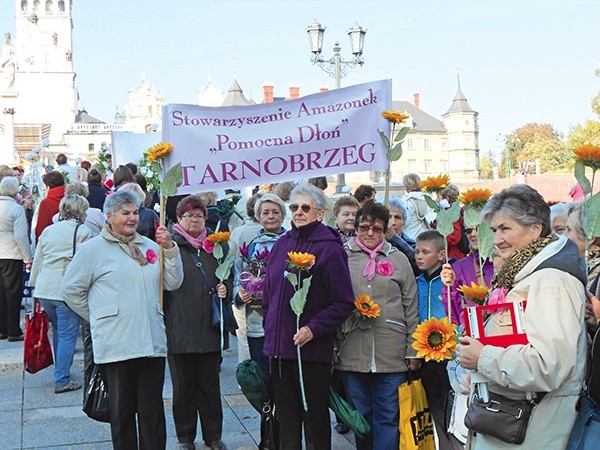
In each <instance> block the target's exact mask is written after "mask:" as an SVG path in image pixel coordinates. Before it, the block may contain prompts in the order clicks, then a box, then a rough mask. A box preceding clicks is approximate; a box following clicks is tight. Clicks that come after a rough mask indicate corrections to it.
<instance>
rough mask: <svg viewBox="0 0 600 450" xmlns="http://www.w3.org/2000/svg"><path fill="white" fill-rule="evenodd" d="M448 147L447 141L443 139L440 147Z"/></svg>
mask: <svg viewBox="0 0 600 450" xmlns="http://www.w3.org/2000/svg"><path fill="white" fill-rule="evenodd" d="M446 147H448V141H446V140H444V141H442V148H446Z"/></svg>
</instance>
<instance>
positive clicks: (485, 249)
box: [477, 222, 495, 259]
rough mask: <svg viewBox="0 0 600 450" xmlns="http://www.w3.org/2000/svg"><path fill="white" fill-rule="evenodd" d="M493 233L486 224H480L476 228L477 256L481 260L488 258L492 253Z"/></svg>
mask: <svg viewBox="0 0 600 450" xmlns="http://www.w3.org/2000/svg"><path fill="white" fill-rule="evenodd" d="M494 237H495V236H494V232H493V231H492V229H491V228H490V225H489V224H488V223H487V222H481V224H479V226H478V227H477V240H478V241H479V254H480V255H481V257H482V258H483V259H485V258H490V257H491V256H492V253H493V252H494Z"/></svg>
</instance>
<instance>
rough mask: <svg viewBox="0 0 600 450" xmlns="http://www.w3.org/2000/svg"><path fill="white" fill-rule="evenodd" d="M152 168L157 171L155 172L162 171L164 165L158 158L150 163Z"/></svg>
mask: <svg viewBox="0 0 600 450" xmlns="http://www.w3.org/2000/svg"><path fill="white" fill-rule="evenodd" d="M150 169H152V172H155V173H160V172H162V166H161V165H160V162H158V161H157V160H154V161H152V163H151V164H150Z"/></svg>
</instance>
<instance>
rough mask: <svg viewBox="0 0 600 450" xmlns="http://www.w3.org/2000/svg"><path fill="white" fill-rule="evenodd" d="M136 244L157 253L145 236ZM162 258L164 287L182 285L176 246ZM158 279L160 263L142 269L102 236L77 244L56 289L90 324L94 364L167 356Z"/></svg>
mask: <svg viewBox="0 0 600 450" xmlns="http://www.w3.org/2000/svg"><path fill="white" fill-rule="evenodd" d="M111 238H112V237H111ZM134 242H135V243H136V244H137V245H138V246H139V248H140V250H141V251H142V253H143V254H144V255H146V252H147V251H148V249H152V250H153V251H154V252H156V254H157V255H158V253H159V247H158V244H156V243H155V242H153V241H151V240H150V239H148V238H146V237H143V236H140V235H139V234H138V235H136V239H135V241H134ZM164 255H165V258H164V273H163V280H164V289H166V290H168V291H172V290H175V289H177V288H179V286H181V283H182V281H183V267H182V263H181V256H180V255H179V247H177V244H175V247H174V248H172V249H169V250H165V251H164ZM159 276H160V268H159V262H158V261H157V262H156V263H154V264H146V265H145V266H141V265H140V264H139V263H138V262H137V261H136V260H134V259H133V258H131V257H130V256H129V255H128V254H127V253H125V250H123V249H122V248H121V246H120V245H119V244H118V243H117V242H116V241H114V240H110V239H108V238H105V237H104V234H100V235H99V236H96V237H94V238H92V239H90V240H89V241H87V242H85V243H83V244H82V245H81V246H80V248H79V250H77V253H76V254H75V257H74V258H73V261H71V264H69V267H68V268H67V271H66V273H65V276H64V278H63V281H62V283H61V286H60V289H61V291H62V294H63V298H64V299H65V301H66V302H67V304H68V305H69V307H70V308H71V309H73V310H74V311H75V312H76V313H77V314H79V315H80V316H81V317H83V318H84V319H86V320H89V322H90V327H91V331H92V340H93V342H94V362H96V363H97V364H104V363H111V362H117V361H125V360H129V359H134V358H143V357H165V356H166V355H167V337H166V334H165V323H164V320H163V311H162V310H161V309H160V306H159Z"/></svg>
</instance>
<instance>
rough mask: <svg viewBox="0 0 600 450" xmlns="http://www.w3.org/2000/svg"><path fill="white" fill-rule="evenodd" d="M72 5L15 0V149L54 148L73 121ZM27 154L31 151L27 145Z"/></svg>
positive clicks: (53, 0) (69, 2) (63, 1)
mask: <svg viewBox="0 0 600 450" xmlns="http://www.w3.org/2000/svg"><path fill="white" fill-rule="evenodd" d="M72 3H73V2H72V0H16V37H15V44H14V45H15V51H16V56H17V64H18V70H17V74H16V77H15V85H14V89H15V91H17V92H18V99H17V104H16V105H15V124H16V125H15V127H16V129H15V133H16V135H17V136H16V139H17V143H16V145H17V148H18V150H21V149H20V148H19V144H21V145H23V146H25V144H26V143H25V141H26V140H27V139H30V140H31V141H32V142H31V143H30V144H33V145H39V141H40V140H41V139H42V138H46V137H47V138H50V142H51V143H52V144H59V143H61V142H62V140H63V134H64V133H66V132H67V131H68V130H69V129H70V128H71V126H72V125H73V123H74V121H75V115H76V114H77V99H78V94H77V86H76V84H75V72H73V40H72V31H73V21H72V18H71V8H72ZM29 149H31V146H29Z"/></svg>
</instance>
